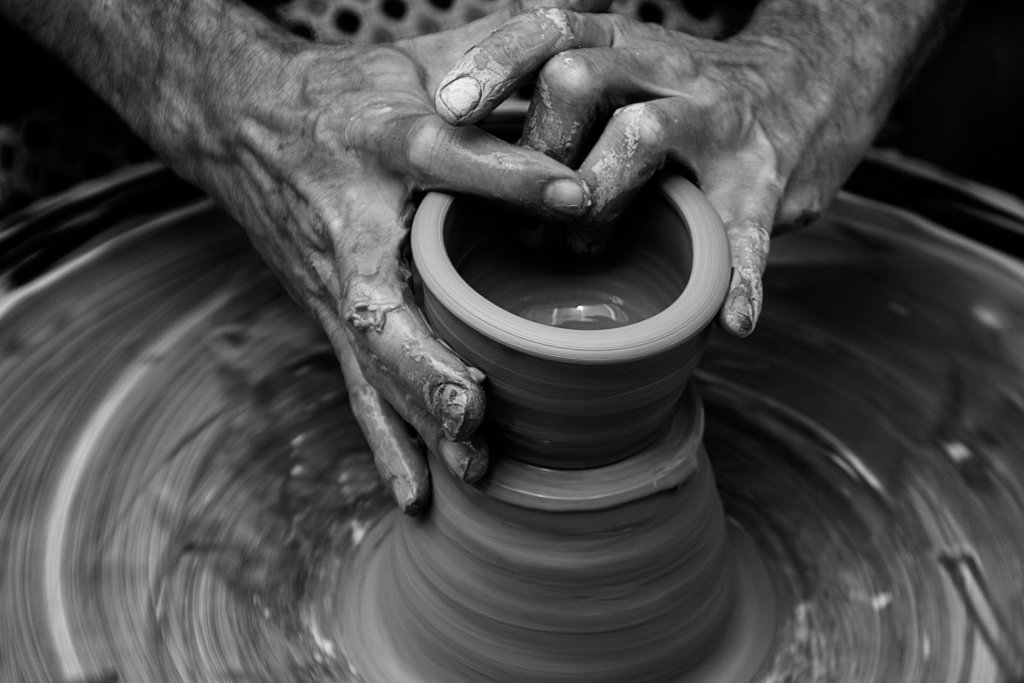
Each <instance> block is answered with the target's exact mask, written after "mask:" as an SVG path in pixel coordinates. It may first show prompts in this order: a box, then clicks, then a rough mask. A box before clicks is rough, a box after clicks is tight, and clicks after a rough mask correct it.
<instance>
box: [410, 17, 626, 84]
mask: <svg viewBox="0 0 1024 683" xmlns="http://www.w3.org/2000/svg"><path fill="white" fill-rule="evenodd" d="M609 5H611V0H512V2H507V3H504V4H503V5H502V6H501V7H499V8H498V9H496V10H495V11H493V12H491V13H490V14H488V15H486V16H484V17H482V18H480V19H477V20H476V21H471V22H469V23H466V24H462V25H461V26H457V27H454V28H451V29H448V30H446V31H438V32H436V33H428V34H426V35H421V36H415V37H412V38H406V39H402V40H398V41H396V42H395V43H394V45H395V46H396V47H398V48H400V49H402V50H404V51H405V52H407V53H409V54H411V55H413V56H414V57H415V58H416V61H417V62H418V63H419V64H421V65H423V66H424V68H425V70H426V77H427V83H426V86H427V91H428V92H434V90H435V89H436V88H437V86H438V84H439V82H440V80H441V78H442V77H443V76H444V73H445V71H447V70H448V69H449V68H450V67H451V66H452V65H453V64H455V63H456V61H457V60H458V59H459V58H460V57H462V56H463V54H465V52H466V48H467V47H468V46H471V45H475V44H477V43H479V42H481V41H483V40H484V39H486V38H487V36H489V35H490V34H491V33H493V32H494V31H495V30H497V29H498V28H500V27H501V25H502V24H504V23H505V22H506V21H508V20H509V19H510V18H512V17H514V16H516V15H519V14H522V13H524V12H529V11H531V10H534V9H539V8H551V9H565V10H571V11H574V12H604V11H605V10H607V9H608V7H609Z"/></svg>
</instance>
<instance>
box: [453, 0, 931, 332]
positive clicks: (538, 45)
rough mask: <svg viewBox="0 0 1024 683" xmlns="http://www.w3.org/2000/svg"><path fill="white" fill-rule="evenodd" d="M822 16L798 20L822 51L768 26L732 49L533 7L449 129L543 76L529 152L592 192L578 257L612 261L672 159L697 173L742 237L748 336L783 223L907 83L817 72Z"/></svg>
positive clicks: (495, 52) (808, 205) (737, 267)
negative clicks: (616, 244)
mask: <svg viewBox="0 0 1024 683" xmlns="http://www.w3.org/2000/svg"><path fill="white" fill-rule="evenodd" d="M883 1H889V0H883ZM764 4H765V5H772V4H773V2H766V3H764ZM785 4H787V3H786V2H781V3H780V2H774V5H776V6H778V5H785ZM788 4H790V5H796V4H799V3H795V2H790V3H788ZM804 4H807V3H804ZM827 4H829V3H827ZM866 4H868V5H872V4H875V5H877V4H878V1H877V0H871V2H869V3H866ZM918 4H920V3H918ZM766 11H768V10H766ZM858 11H860V10H858ZM816 12H817V10H816ZM819 14H825V12H824V11H822V12H819V13H818V14H815V13H806V12H805V13H804V15H800V16H794V17H791V18H790V23H789V24H788V26H789V27H790V28H792V29H794V30H796V31H797V32H798V33H799V32H801V31H802V32H803V34H804V35H805V36H807V37H809V38H810V40H809V43H811V44H800V45H794V44H793V42H795V41H793V40H788V39H787V37H786V36H785V35H784V33H783V32H781V31H779V32H776V33H774V34H773V33H772V31H771V30H768V29H766V28H764V27H760V26H752V27H750V28H748V30H747V31H745V32H742V33H740V34H739V35H737V36H735V37H733V38H732V39H731V40H728V41H725V42H719V41H712V40H707V39H701V38H695V37H693V36H690V35H687V34H684V33H680V32H676V31H671V30H667V29H664V28H662V27H659V26H656V25H653V24H644V23H640V22H637V21H634V20H632V19H629V18H626V17H623V16H617V15H611V14H580V13H575V12H572V11H565V10H561V9H538V10H533V11H531V12H527V13H524V14H520V15H518V16H516V17H513V18H512V19H510V20H509V21H508V22H507V23H506V24H505V25H504V26H503V27H502V28H501V29H499V30H498V31H496V32H495V33H494V34H492V35H491V36H490V37H488V38H487V39H486V40H485V41H483V42H481V43H480V44H478V45H477V46H476V47H474V48H473V49H472V50H471V51H469V52H468V53H467V54H466V55H465V56H464V58H463V59H461V60H460V61H459V63H458V64H457V65H456V66H455V67H454V68H453V69H452V70H451V71H450V72H449V73H448V74H447V75H446V76H445V77H444V79H443V80H442V82H441V84H440V87H439V88H438V90H437V91H436V93H435V106H436V107H437V111H438V112H439V113H440V114H441V116H442V117H443V118H445V119H446V120H447V121H449V122H450V123H453V124H457V125H467V124H471V123H473V122H475V121H478V120H479V119H480V118H481V117H482V116H484V115H485V114H486V113H487V112H488V111H490V110H491V108H492V107H493V106H494V104H495V103H497V102H500V101H501V100H502V99H503V98H505V97H506V95H507V93H508V92H509V91H510V90H511V89H513V88H515V87H517V86H518V85H519V84H520V83H522V82H523V80H524V79H525V78H527V77H529V76H530V75H531V74H533V73H536V72H538V71H539V76H538V78H537V82H536V87H535V91H534V97H533V101H532V102H531V105H530V110H529V114H528V117H527V123H526V128H525V131H524V134H523V138H522V141H521V142H522V144H524V145H526V146H528V147H531V148H533V149H537V150H540V151H543V152H544V153H546V154H548V155H549V156H551V157H552V158H554V159H557V160H559V161H561V162H563V163H566V164H567V165H570V166H572V167H574V168H575V167H578V169H579V173H580V175H581V176H582V178H583V179H584V181H585V182H586V184H587V186H588V188H589V193H590V195H591V203H590V205H589V206H588V208H587V212H586V216H585V220H584V221H581V222H579V223H577V224H574V225H573V226H572V227H570V228H569V229H568V232H567V235H566V237H567V241H568V243H569V246H570V247H573V248H575V249H577V250H584V251H588V250H596V249H599V248H600V247H601V246H602V243H603V242H604V240H605V239H606V238H607V233H608V230H609V229H610V225H611V221H612V220H613V219H614V218H615V217H616V215H617V214H618V213H619V212H620V211H621V210H622V209H623V207H624V206H625V204H626V203H627V202H628V201H629V200H630V198H631V197H632V196H633V195H634V194H635V193H636V192H637V191H638V189H639V188H640V187H641V186H642V185H643V184H644V183H645V182H646V181H647V180H648V179H649V178H650V177H651V175H652V174H653V173H654V172H655V171H656V170H658V169H659V168H661V167H662V166H663V165H664V164H665V163H666V162H667V161H671V162H676V163H678V164H682V165H683V166H684V167H686V168H688V169H689V170H690V171H691V172H692V173H693V174H694V175H695V176H696V178H697V180H698V182H699V184H700V186H701V188H702V189H703V190H704V192H705V193H706V194H707V196H708V198H709V200H710V201H711V203H712V205H713V206H714V207H715V208H716V209H717V210H718V212H719V213H720V215H721V217H722V219H723V222H724V224H725V227H726V230H727V232H728V237H729V241H730V246H731V251H732V266H733V274H732V280H731V284H730V289H729V293H728V296H727V299H726V302H725V304H724V306H723V308H722V311H721V313H720V322H722V323H723V325H724V327H725V328H726V329H727V330H729V331H731V332H733V333H734V334H737V335H740V336H746V335H747V334H749V333H750V332H751V331H752V330H753V328H754V325H755V323H756V321H757V318H758V315H759V313H760V310H761V304H762V289H761V276H762V273H763V271H764V268H765V261H766V259H767V255H768V247H769V237H770V235H771V232H772V229H773V226H775V225H778V224H792V225H799V224H805V223H808V222H810V221H812V220H813V219H814V218H815V217H816V216H817V215H818V214H819V213H820V212H821V211H822V209H823V207H825V206H826V204H827V202H828V201H829V200H830V198H831V197H832V195H833V194H834V193H835V192H836V190H837V188H838V187H839V185H840V184H841V183H842V182H843V180H844V179H845V178H846V177H847V175H848V174H849V172H850V171H851V170H852V168H853V165H854V164H855V162H856V161H857V159H858V158H859V157H860V155H861V154H862V153H863V151H864V150H865V149H866V148H867V146H868V145H869V143H870V141H871V139H872V137H873V135H874V133H875V132H876V130H877V127H878V126H879V125H880V124H881V122H882V120H883V117H884V115H885V113H886V111H887V109H888V106H887V102H888V101H889V100H891V93H892V92H893V91H894V90H895V87H894V84H893V83H894V81H898V80H899V79H900V77H901V73H902V71H900V70H899V69H897V68H896V66H894V64H890V63H889V61H888V60H887V59H878V58H875V61H874V62H871V61H870V59H868V60H866V61H862V62H860V63H854V64H846V63H844V62H843V59H844V55H843V54H835V55H834V59H835V60H836V61H837V63H831V62H829V61H828V60H821V63H819V61H818V52H819V51H820V49H821V46H820V45H819V44H814V39H818V42H819V43H820V42H821V41H822V40H824V38H822V36H826V37H827V38H828V39H829V40H832V39H835V38H837V35H836V31H835V28H836V27H835V26H833V25H831V24H830V23H829V21H835V20H836V18H833V19H832V20H825V19H821V22H822V25H820V26H818V27H817V28H815V25H814V21H816V20H817V19H815V18H818V19H820V17H819ZM755 18H756V17H755ZM769 18H771V17H769ZM841 30H842V31H843V32H846V29H841ZM866 32H867V31H860V32H859V33H858V35H857V40H861V41H862V42H864V43H865V44H866V49H867V50H868V51H870V50H872V49H875V48H876V47H877V46H876V45H875V44H874V42H873V41H876V40H877V38H873V37H871V36H870V34H869V35H868V36H864V35H863V34H864V33H866ZM909 39H910V38H909V37H908V40H909ZM844 40H845V43H844ZM849 41H850V38H849V37H847V38H845V39H841V40H840V43H842V44H846V43H849ZM876 51H877V52H878V53H879V54H884V52H883V51H882V50H876ZM892 61H893V62H894V63H895V62H896V61H898V60H896V58H895V57H894V58H893V60H892ZM886 69H888V71H886ZM876 71H877V72H880V73H881V74H882V75H880V76H878V77H877V78H875V76H874V74H875V73H876ZM872 78H874V81H871V79H872ZM861 79H865V80H867V81H870V82H864V81H862V80H861Z"/></svg>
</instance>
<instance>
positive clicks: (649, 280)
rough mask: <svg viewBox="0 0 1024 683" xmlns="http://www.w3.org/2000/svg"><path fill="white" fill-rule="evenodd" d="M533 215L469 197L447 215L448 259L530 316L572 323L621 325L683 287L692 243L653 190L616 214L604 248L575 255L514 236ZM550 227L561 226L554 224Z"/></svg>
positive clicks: (488, 292) (658, 307)
mask: <svg viewBox="0 0 1024 683" xmlns="http://www.w3.org/2000/svg"><path fill="white" fill-rule="evenodd" d="M533 220H534V219H530V218H527V217H524V216H520V215H516V214H512V213H510V212H507V211H502V210H499V209H496V208H495V207H494V206H493V204H490V205H489V204H487V203H486V202H483V201H479V200H472V199H460V200H459V201H458V202H456V203H455V204H454V205H453V207H452V209H451V211H449V212H448V215H447V217H446V220H445V226H444V242H445V248H446V251H447V253H448V257H449V258H450V259H451V261H452V263H453V265H454V266H455V268H456V270H457V271H458V272H459V274H460V276H461V277H462V278H463V279H464V280H465V281H466V282H467V284H469V285H470V287H472V288H473V289H474V290H476V291H477V292H478V293H480V294H481V295H483V296H484V297H485V298H486V299H488V300H489V301H490V302H492V303H494V304H496V305H497V306H499V307H501V308H502V309H504V310H506V311H508V312H510V313H512V314H514V315H516V316H519V317H521V318H524V319H526V320H531V321H533V322H537V323H541V324H544V325H550V326H553V327H562V328H570V329H592V330H598V329H609V328H614V327H623V326H625V325H629V324H632V323H636V322H639V321H641V320H645V319H647V318H650V317H653V316H654V315H656V314H658V313H660V312H661V311H663V310H665V309H666V308H668V307H669V306H670V305H671V304H672V302H673V301H675V300H676V299H677V298H678V297H679V296H680V294H682V292H683V290H684V289H685V288H686V285H687V282H688V281H689V278H690V271H691V269H692V265H693V248H692V243H691V240H690V234H689V231H688V229H687V226H686V223H685V221H684V220H683V218H682V216H681V215H680V214H679V212H678V211H677V210H676V209H675V208H674V207H673V206H672V204H671V203H670V202H669V201H668V199H667V198H666V197H665V195H664V194H663V193H662V192H660V191H659V190H658V189H657V188H651V189H647V190H645V191H644V192H642V193H641V194H640V195H639V196H638V197H637V198H636V199H635V200H634V201H633V202H632V203H631V204H630V206H629V207H628V208H627V209H626V210H625V211H624V212H623V213H622V215H621V216H620V217H619V218H618V219H617V220H616V222H615V225H614V229H613V231H612V237H611V240H610V242H609V243H608V245H607V247H606V248H605V249H604V250H603V251H602V252H601V253H599V254H595V255H578V254H574V253H571V252H570V251H569V250H568V249H567V248H565V247H564V246H562V244H563V242H564V240H563V239H562V238H561V235H560V234H559V235H558V240H557V241H556V244H557V245H558V246H556V247H547V248H541V247H528V246H525V245H524V244H523V240H521V239H519V238H518V235H519V234H521V233H522V232H524V231H527V230H533V231H534V232H536V230H537V228H539V226H537V225H536V224H535V223H531V221H533ZM548 230H549V231H551V230H553V231H557V232H558V233H561V232H564V228H563V226H559V225H555V226H552V227H549V228H548Z"/></svg>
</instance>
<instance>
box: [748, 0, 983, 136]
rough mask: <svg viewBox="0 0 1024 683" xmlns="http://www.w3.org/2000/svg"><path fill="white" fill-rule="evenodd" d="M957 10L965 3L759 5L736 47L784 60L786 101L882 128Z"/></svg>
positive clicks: (840, 0) (907, 0) (769, 0)
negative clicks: (799, 101)
mask: <svg viewBox="0 0 1024 683" xmlns="http://www.w3.org/2000/svg"><path fill="white" fill-rule="evenodd" d="M961 5H963V0H858V1H857V2H850V1H849V0H764V1H763V2H762V3H761V4H760V5H759V6H758V8H757V10H756V12H755V13H754V15H753V16H752V17H751V20H750V22H749V23H748V25H747V26H746V27H745V28H744V29H743V30H742V31H741V32H740V33H739V34H737V35H736V36H735V38H734V39H733V41H734V42H737V43H739V44H746V45H759V46H762V47H764V48H765V49H767V50H770V51H773V52H775V53H776V54H785V55H787V56H788V59H784V60H782V61H781V62H779V63H780V64H782V65H784V71H785V77H786V78H788V82H787V85H788V86H789V87H787V88H786V93H787V96H793V95H797V96H800V97H802V99H803V100H805V106H807V107H808V108H809V109H810V110H811V111H813V110H814V109H815V108H816V105H817V108H821V109H822V110H824V109H830V111H821V112H820V113H821V114H822V115H823V116H824V117H825V118H831V117H832V116H835V115H836V114H840V115H842V116H844V117H845V118H848V119H849V118H851V117H854V116H858V117H861V118H864V119H870V120H872V121H874V122H876V123H880V122H881V119H883V118H884V117H885V115H886V114H887V112H888V110H889V108H890V107H891V105H892V103H893V102H894V101H895V98H896V96H897V95H898V94H899V92H900V90H901V89H902V87H903V86H904V85H905V84H906V82H907V81H908V80H909V78H910V76H911V75H912V74H913V73H914V71H915V70H916V68H917V67H918V66H920V64H921V63H922V62H923V61H924V59H925V58H926V57H927V55H928V54H929V53H930V51H931V49H932V48H933V47H934V46H935V45H936V44H937V43H938V42H939V41H940V40H941V39H942V37H943V36H944V35H945V33H946V30H947V27H948V26H949V25H950V24H951V23H952V21H953V19H954V18H955V16H956V14H957V13H958V11H959V9H960V7H961ZM776 75H777V76H778V77H779V78H780V79H781V78H783V75H782V74H781V73H780V74H776ZM830 103H831V104H832V106H829V104H830ZM835 103H841V104H839V106H838V107H837V106H836V105H835ZM809 113H810V112H809Z"/></svg>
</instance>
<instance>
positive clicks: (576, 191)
mask: <svg viewBox="0 0 1024 683" xmlns="http://www.w3.org/2000/svg"><path fill="white" fill-rule="evenodd" d="M543 201H544V205H545V206H547V207H548V208H549V209H551V210H552V211H554V212H556V213H559V214H562V215H563V216H570V217H573V216H579V215H580V214H582V213H583V210H584V209H586V208H587V191H586V189H584V187H583V185H582V183H578V182H576V181H575V180H568V179H565V178H563V179H562V180H555V181H553V182H550V183H548V185H547V187H545V188H544V196H543Z"/></svg>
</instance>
